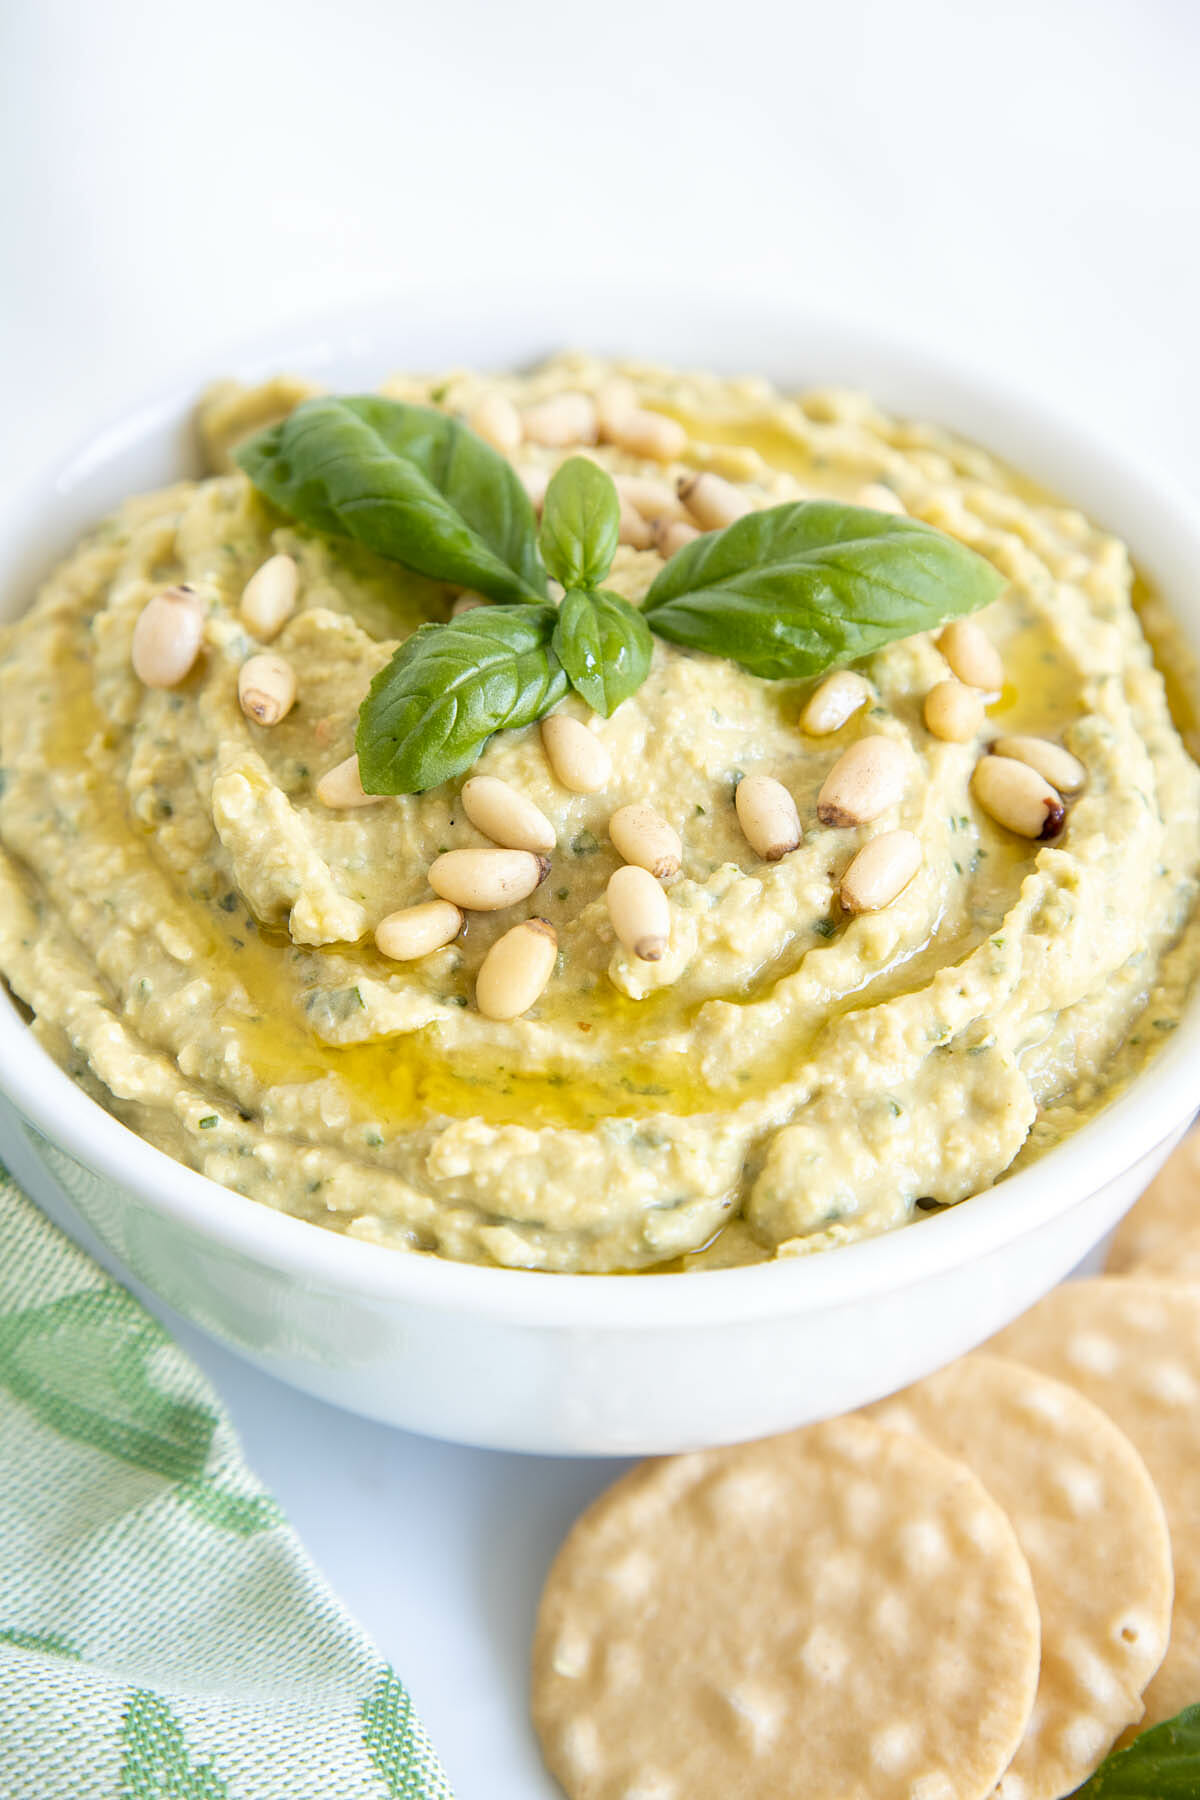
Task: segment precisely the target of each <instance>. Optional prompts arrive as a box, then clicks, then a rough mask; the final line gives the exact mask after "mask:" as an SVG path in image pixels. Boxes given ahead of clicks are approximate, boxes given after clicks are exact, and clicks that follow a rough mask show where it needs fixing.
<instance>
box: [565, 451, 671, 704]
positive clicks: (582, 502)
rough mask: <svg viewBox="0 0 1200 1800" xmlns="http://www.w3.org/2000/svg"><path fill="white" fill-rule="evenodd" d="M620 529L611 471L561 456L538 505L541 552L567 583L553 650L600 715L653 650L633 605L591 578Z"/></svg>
mask: <svg viewBox="0 0 1200 1800" xmlns="http://www.w3.org/2000/svg"><path fill="white" fill-rule="evenodd" d="M620 530H621V503H620V500H619V499H618V497H617V490H616V488H615V487H614V485H613V480H612V476H611V475H606V474H605V472H604V470H603V469H598V468H597V467H596V465H595V463H594V462H591V461H589V459H588V458H587V457H586V456H571V457H568V458H567V460H566V462H564V463H563V464H562V466H561V467H560V468H559V469H558V470H557V471H556V473H555V475H554V479H553V480H552V481H551V483H550V486H549V487H548V488H547V489H546V500H545V504H544V506H543V507H542V530H541V537H540V543H541V547H542V555H543V557H544V558H545V560H546V567H547V568H548V569H549V571H550V573H551V575H553V576H554V578H555V580H556V581H561V582H562V584H563V586H564V587H565V588H566V590H567V591H566V593H565V594H564V595H563V599H562V604H561V606H560V607H559V609H558V623H557V625H556V626H555V628H554V652H555V655H556V656H557V657H558V660H559V662H560V663H561V664H562V666H563V668H564V669H565V670H566V672H567V675H568V677H569V679H570V682H571V686H572V687H573V688H574V689H575V692H576V693H577V694H579V695H580V696H581V697H582V698H583V699H584V700H586V701H587V704H588V705H589V706H590V707H591V709H592V711H593V712H597V713H601V714H602V715H603V716H604V718H606V719H607V718H608V717H609V716H610V714H611V713H612V712H613V710H614V709H615V708H616V707H618V706H619V705H620V704H621V702H622V700H628V698H629V696H630V694H633V693H636V692H637V690H638V688H640V687H641V685H642V683H643V681H645V679H646V676H647V674H648V673H649V670H650V658H651V655H652V654H653V650H654V641H653V639H652V638H651V636H650V632H649V629H648V627H647V625H646V621H645V619H643V617H642V615H641V613H640V612H639V611H638V609H637V607H636V606H630V604H629V602H628V600H623V599H622V598H621V596H620V594H610V593H607V592H606V591H605V590H604V589H603V588H602V587H600V585H599V584H600V582H602V581H603V580H604V577H605V576H606V575H607V574H608V571H609V569H610V568H611V567H612V560H613V557H614V556H615V555H616V553H617V543H618V539H619V536H620Z"/></svg>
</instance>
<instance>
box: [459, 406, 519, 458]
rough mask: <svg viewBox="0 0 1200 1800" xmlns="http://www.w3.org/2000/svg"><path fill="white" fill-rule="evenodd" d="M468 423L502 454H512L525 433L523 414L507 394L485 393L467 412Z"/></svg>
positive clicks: (486, 442) (478, 435)
mask: <svg viewBox="0 0 1200 1800" xmlns="http://www.w3.org/2000/svg"><path fill="white" fill-rule="evenodd" d="M467 424H468V426H469V427H470V429H471V430H472V431H473V432H474V433H475V435H476V437H481V438H482V439H483V441H484V443H485V444H490V445H491V446H492V449H493V450H498V451H499V452H500V454H501V456H512V454H513V453H514V451H516V450H518V449H519V448H520V445H521V439H522V437H523V436H524V435H525V434H524V432H523V431H522V429H521V415H520V413H519V412H518V411H517V409H516V407H515V406H514V405H513V403H512V401H511V400H510V399H509V398H508V397H507V395H505V394H485V395H484V396H483V398H482V399H481V400H477V401H476V402H475V404H474V406H473V407H472V408H471V410H470V412H469V413H468V414H467Z"/></svg>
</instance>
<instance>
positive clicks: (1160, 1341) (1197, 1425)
mask: <svg viewBox="0 0 1200 1800" xmlns="http://www.w3.org/2000/svg"><path fill="white" fill-rule="evenodd" d="M988 1348H989V1349H990V1350H996V1351H1000V1352H1001V1353H1002V1354H1003V1355H1005V1356H1012V1357H1016V1358H1017V1360H1018V1361H1019V1362H1026V1363H1030V1364H1032V1366H1033V1367H1034V1368H1037V1369H1044V1370H1045V1372H1046V1373H1047V1374H1048V1375H1057V1376H1058V1378H1059V1379H1060V1380H1061V1381H1069V1382H1070V1384H1071V1386H1072V1387H1077V1388H1078V1389H1079V1390H1080V1392H1081V1393H1083V1394H1086V1396H1087V1397H1088V1399H1089V1400H1094V1401H1095V1402H1096V1405H1097V1406H1101V1407H1103V1408H1104V1411H1105V1412H1106V1413H1108V1414H1109V1416H1110V1418H1112V1419H1114V1420H1115V1421H1116V1423H1117V1424H1118V1425H1119V1426H1120V1427H1121V1429H1122V1431H1124V1432H1126V1433H1127V1434H1128V1436H1129V1437H1130V1438H1131V1439H1132V1440H1133V1442H1134V1444H1135V1446H1136V1447H1137V1449H1138V1450H1140V1451H1141V1453H1142V1456H1143V1457H1144V1458H1145V1461H1146V1467H1147V1468H1148V1469H1149V1471H1150V1473H1151V1475H1152V1476H1153V1477H1154V1482H1155V1485H1156V1486H1157V1488H1158V1491H1159V1493H1160V1494H1161V1495H1162V1502H1163V1506H1164V1507H1165V1509H1166V1514H1167V1525H1168V1527H1169V1529H1170V1533H1171V1551H1172V1556H1173V1559H1174V1563H1175V1609H1174V1612H1173V1614H1172V1618H1171V1641H1170V1643H1169V1644H1168V1646H1167V1654H1166V1656H1165V1657H1164V1658H1163V1663H1162V1667H1161V1668H1160V1669H1159V1671H1158V1674H1157V1675H1156V1676H1155V1677H1154V1679H1153V1681H1152V1682H1151V1683H1150V1685H1149V1687H1148V1688H1147V1689H1146V1693H1145V1696H1144V1697H1145V1702H1146V1712H1145V1717H1144V1720H1143V1723H1144V1724H1145V1725H1156V1724H1158V1722H1159V1721H1160V1720H1162V1719H1169V1718H1171V1717H1173V1715H1174V1714H1175V1713H1177V1712H1179V1711H1180V1710H1181V1709H1182V1708H1183V1707H1185V1706H1188V1705H1190V1704H1191V1703H1192V1702H1193V1701H1194V1700H1196V1699H1197V1698H1198V1697H1200V1288H1191V1287H1184V1286H1180V1285H1177V1284H1176V1283H1174V1282H1166V1281H1158V1280H1153V1281H1141V1280H1138V1279H1136V1278H1135V1277H1133V1276H1128V1277H1126V1276H1121V1277H1120V1278H1119V1279H1114V1278H1112V1277H1110V1276H1104V1275H1101V1276H1099V1277H1097V1279H1096V1280H1094V1281H1068V1282H1064V1284H1063V1285H1062V1287H1059V1288H1055V1290H1054V1291H1053V1293H1051V1294H1048V1295H1047V1296H1046V1298H1045V1299H1044V1300H1041V1301H1039V1302H1038V1304H1037V1305H1036V1306H1035V1307H1033V1308H1032V1309H1031V1311H1029V1312H1027V1313H1025V1314H1024V1316H1023V1317H1022V1318H1020V1319H1018V1320H1017V1321H1016V1323H1015V1324H1014V1325H1010V1326H1008V1327H1007V1329H1006V1330H1004V1331H1002V1332H1001V1333H1000V1335H999V1337H996V1338H993V1339H992V1341H991V1343H990V1344H989V1346H988Z"/></svg>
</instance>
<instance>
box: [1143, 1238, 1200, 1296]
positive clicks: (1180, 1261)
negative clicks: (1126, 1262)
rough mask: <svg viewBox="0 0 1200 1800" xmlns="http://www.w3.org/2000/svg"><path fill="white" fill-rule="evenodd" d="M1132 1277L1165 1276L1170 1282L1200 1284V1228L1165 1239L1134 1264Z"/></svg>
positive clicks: (1156, 1277)
mask: <svg viewBox="0 0 1200 1800" xmlns="http://www.w3.org/2000/svg"><path fill="white" fill-rule="evenodd" d="M1129 1273H1130V1274H1131V1275H1137V1276H1144V1277H1146V1278H1149V1277H1150V1276H1153V1277H1154V1278H1155V1279H1156V1280H1157V1279H1158V1278H1159V1277H1160V1276H1162V1277H1164V1278H1165V1279H1166V1280H1167V1281H1177V1282H1178V1281H1186V1282H1192V1281H1197V1282H1200V1225H1192V1226H1190V1227H1189V1228H1188V1230H1186V1231H1181V1232H1180V1233H1179V1236H1178V1237H1173V1238H1169V1239H1165V1240H1164V1241H1163V1242H1162V1243H1161V1244H1159V1245H1158V1247H1157V1249H1154V1250H1150V1251H1148V1252H1147V1254H1146V1255H1145V1256H1143V1257H1140V1258H1139V1260H1138V1261H1137V1262H1136V1263H1135V1264H1134V1265H1133V1267H1132V1268H1131V1269H1130V1271H1129Z"/></svg>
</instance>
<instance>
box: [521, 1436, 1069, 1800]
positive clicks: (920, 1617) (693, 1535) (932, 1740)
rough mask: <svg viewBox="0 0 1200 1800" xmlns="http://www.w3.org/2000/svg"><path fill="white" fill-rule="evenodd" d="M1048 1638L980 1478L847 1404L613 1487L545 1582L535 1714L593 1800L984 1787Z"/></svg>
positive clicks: (888, 1793)
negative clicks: (825, 1418) (854, 1414)
mask: <svg viewBox="0 0 1200 1800" xmlns="http://www.w3.org/2000/svg"><path fill="white" fill-rule="evenodd" d="M1038 1648H1039V1631H1038V1613H1037V1604H1036V1601H1035V1600H1034V1596H1033V1584H1032V1581H1031V1579H1030V1575H1029V1569H1028V1566H1027V1564H1026V1562H1025V1559H1024V1557H1023V1556H1022V1554H1021V1551H1020V1549H1019V1547H1018V1545H1017V1540H1016V1537H1015V1535H1014V1533H1013V1529H1012V1526H1011V1525H1010V1524H1009V1522H1008V1519H1007V1518H1006V1517H1005V1515H1004V1513H1003V1511H1002V1510H1001V1508H1000V1507H999V1506H997V1504H996V1502H995V1501H994V1500H993V1499H992V1498H991V1496H990V1495H989V1494H988V1493H987V1491H986V1489H985V1488H984V1487H983V1485H982V1483H981V1482H979V1481H978V1480H977V1479H976V1478H975V1477H974V1476H973V1475H972V1474H971V1473H970V1471H969V1470H967V1469H965V1468H963V1466H962V1465H961V1464H959V1463H956V1462H953V1461H951V1460H950V1459H949V1458H947V1457H945V1456H943V1455H942V1454H941V1452H940V1451H938V1450H935V1449H934V1448H933V1447H932V1446H931V1445H930V1444H928V1443H927V1442H925V1441H924V1440H922V1439H919V1438H914V1437H910V1436H905V1435H904V1434H902V1433H899V1432H894V1431H887V1430H885V1429H884V1428H883V1427H882V1426H880V1425H875V1424H873V1423H872V1422H870V1421H869V1420H866V1419H861V1418H851V1419H838V1420H833V1421H831V1422H830V1423H828V1424H823V1425H814V1426H809V1427H807V1428H806V1429H804V1430H802V1431H797V1432H791V1433H788V1434H787V1435H786V1436H784V1437H777V1438H768V1439H765V1440H763V1441H762V1442H760V1443H755V1444H745V1445H739V1446H737V1447H736V1448H734V1449H731V1450H714V1451H701V1452H697V1453H695V1454H693V1455H689V1456H678V1457H672V1458H668V1459H666V1460H664V1461H658V1462H650V1463H643V1464H642V1465H641V1466H640V1467H638V1468H637V1469H634V1470H633V1471H632V1472H631V1473H630V1474H629V1475H627V1476H625V1477H624V1478H623V1479H622V1480H621V1481H619V1482H618V1483H617V1484H616V1486H615V1487H613V1488H610V1489H609V1491H608V1492H607V1493H606V1494H604V1495H602V1496H601V1498H600V1499H599V1500H598V1501H596V1502H595V1504H594V1505H593V1506H592V1507H590V1508H589V1510H588V1511H587V1512H586V1513H585V1514H584V1515H583V1517H582V1518H581V1519H580V1520H579V1521H578V1522H577V1523H576V1525H575V1526H574V1528H573V1529H572V1531H571V1532H570V1534H569V1536H568V1537H567V1540H566V1542H565V1544H564V1545H563V1547H562V1549H561V1550H560V1551H559V1554H558V1557H557V1559H556V1560H555V1563H554V1566H553V1568H552V1569H551V1571H550V1575H549V1577H548V1579H547V1582H546V1587H545V1591H544V1593H543V1595H542V1603H541V1609H540V1612H539V1615H538V1623H537V1631H536V1634H535V1638H534V1648H533V1716H534V1722H535V1724H536V1726H537V1729H538V1733H539V1735H540V1737H541V1740H542V1747H543V1751H544V1753H545V1757H546V1761H547V1763H548V1764H549V1766H550V1768H551V1770H552V1771H553V1772H554V1774H555V1775H556V1776H557V1777H558V1779H559V1781H560V1782H561V1783H562V1785H563V1787H564V1788H565V1789H566V1791H567V1793H568V1794H569V1795H570V1796H572V1800H766V1797H767V1796H770V1800H791V1797H793V1796H794V1797H795V1800H983V1797H984V1796H985V1795H987V1794H988V1793H989V1792H990V1790H991V1788H992V1787H993V1785H994V1784H995V1782H996V1780H997V1778H998V1776H999V1775H1000V1774H1001V1772H1002V1771H1003V1769H1004V1768H1005V1767H1006V1766H1007V1764H1008V1762H1009V1760H1010V1759H1011V1757H1012V1755H1013V1752H1014V1751H1015V1750H1016V1748H1017V1745H1018V1744H1019V1742H1020V1740H1021V1734H1022V1732H1023V1730H1024V1728H1025V1723H1026V1720H1027V1719H1028V1717H1029V1711H1030V1707H1031V1705H1032V1703H1033V1696H1034V1690H1035V1688H1036V1685H1037V1668H1038Z"/></svg>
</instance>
